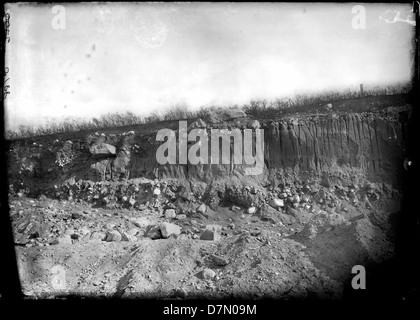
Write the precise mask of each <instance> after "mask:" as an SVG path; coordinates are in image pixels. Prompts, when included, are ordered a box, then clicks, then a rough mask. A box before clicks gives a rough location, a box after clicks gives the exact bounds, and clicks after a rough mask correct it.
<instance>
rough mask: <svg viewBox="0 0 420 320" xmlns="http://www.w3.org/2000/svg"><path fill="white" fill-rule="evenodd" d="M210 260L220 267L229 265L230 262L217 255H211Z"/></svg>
mask: <svg viewBox="0 0 420 320" xmlns="http://www.w3.org/2000/svg"><path fill="white" fill-rule="evenodd" d="M210 258H211V259H212V260H213V261H214V262H215V263H216V264H217V265H219V266H226V265H228V264H229V261H228V260H227V259H225V258H223V257H220V256H217V255H215V254H212V255H210Z"/></svg>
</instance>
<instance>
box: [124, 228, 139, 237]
mask: <svg viewBox="0 0 420 320" xmlns="http://www.w3.org/2000/svg"><path fill="white" fill-rule="evenodd" d="M138 232H139V229H137V228H131V229H130V230H128V231H127V232H126V233H127V234H129V235H130V236H135V235H136V234H137V233H138Z"/></svg>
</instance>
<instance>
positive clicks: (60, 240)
mask: <svg viewBox="0 0 420 320" xmlns="http://www.w3.org/2000/svg"><path fill="white" fill-rule="evenodd" d="M72 243H73V242H72V241H71V237H70V236H69V235H67V236H64V237H61V238H58V239H55V240H54V241H53V242H52V243H51V244H52V245H61V244H72Z"/></svg>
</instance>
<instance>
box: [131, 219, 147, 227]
mask: <svg viewBox="0 0 420 320" xmlns="http://www.w3.org/2000/svg"><path fill="white" fill-rule="evenodd" d="M130 221H131V222H132V223H133V224H134V225H135V226H136V227H139V228H145V227H147V226H149V225H150V221H149V220H148V219H147V218H146V217H141V218H131V219H130Z"/></svg>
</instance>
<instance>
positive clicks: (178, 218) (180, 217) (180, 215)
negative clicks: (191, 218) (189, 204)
mask: <svg viewBox="0 0 420 320" xmlns="http://www.w3.org/2000/svg"><path fill="white" fill-rule="evenodd" d="M186 218H187V216H186V215H185V214H179V215H177V216H176V219H177V220H184V219H186Z"/></svg>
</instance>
